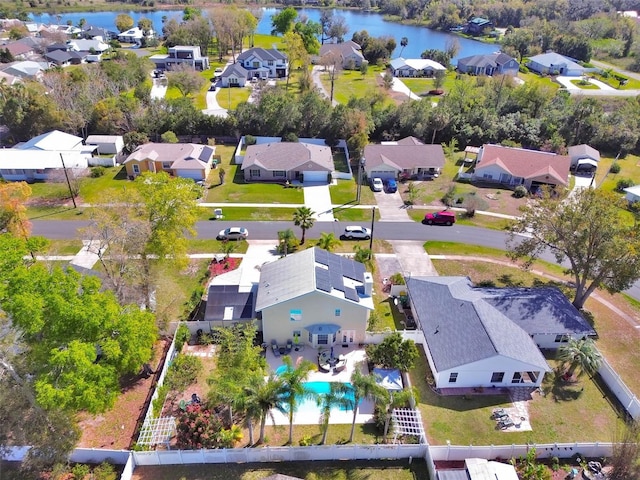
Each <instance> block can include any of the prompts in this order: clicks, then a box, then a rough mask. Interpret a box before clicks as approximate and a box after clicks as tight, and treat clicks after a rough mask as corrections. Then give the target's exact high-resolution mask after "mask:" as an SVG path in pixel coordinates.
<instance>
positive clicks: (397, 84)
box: [380, 72, 422, 100]
mask: <svg viewBox="0 0 640 480" xmlns="http://www.w3.org/2000/svg"><path fill="white" fill-rule="evenodd" d="M384 75H385V72H381V73H380V76H381V77H383V78H384ZM391 90H393V91H394V92H398V93H404V94H405V95H406V96H407V97H409V98H410V99H411V100H422V98H421V97H419V96H418V95H416V94H415V93H413V92H412V91H411V90H410V89H409V87H407V86H406V85H405V84H404V82H403V81H402V80H400V79H399V78H397V77H393V83H392V84H391Z"/></svg>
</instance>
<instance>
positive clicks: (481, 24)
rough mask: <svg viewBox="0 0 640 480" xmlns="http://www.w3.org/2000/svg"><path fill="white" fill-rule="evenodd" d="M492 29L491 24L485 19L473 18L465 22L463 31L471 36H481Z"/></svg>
mask: <svg viewBox="0 0 640 480" xmlns="http://www.w3.org/2000/svg"><path fill="white" fill-rule="evenodd" d="M492 28H493V22H492V21H491V20H488V19H486V18H482V17H474V18H472V19H471V20H469V21H468V22H467V25H466V27H465V31H466V32H467V33H469V34H471V35H482V34H483V33H485V32H486V31H487V30H489V29H492Z"/></svg>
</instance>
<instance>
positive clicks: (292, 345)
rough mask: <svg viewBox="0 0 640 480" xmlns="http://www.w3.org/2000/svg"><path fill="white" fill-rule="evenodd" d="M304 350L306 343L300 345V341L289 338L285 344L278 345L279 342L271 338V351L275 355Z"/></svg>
mask: <svg viewBox="0 0 640 480" xmlns="http://www.w3.org/2000/svg"><path fill="white" fill-rule="evenodd" d="M302 350H304V345H300V344H299V343H298V342H295V341H292V340H291V339H289V340H287V343H286V345H285V346H282V347H281V346H280V345H278V342H276V341H275V340H271V351H272V352H273V355H274V356H276V357H279V356H280V355H289V354H290V353H291V352H292V351H295V352H301V351H302Z"/></svg>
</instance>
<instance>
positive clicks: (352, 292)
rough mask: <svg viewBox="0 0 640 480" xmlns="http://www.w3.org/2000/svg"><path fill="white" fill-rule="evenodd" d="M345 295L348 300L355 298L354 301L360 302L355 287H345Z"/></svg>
mask: <svg viewBox="0 0 640 480" xmlns="http://www.w3.org/2000/svg"><path fill="white" fill-rule="evenodd" d="M344 296H345V298H346V299H347V300H353V301H354V302H360V297H359V296H358V292H356V290H355V289H354V288H351V287H344Z"/></svg>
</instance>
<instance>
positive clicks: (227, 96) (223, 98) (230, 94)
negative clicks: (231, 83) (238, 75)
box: [216, 86, 251, 110]
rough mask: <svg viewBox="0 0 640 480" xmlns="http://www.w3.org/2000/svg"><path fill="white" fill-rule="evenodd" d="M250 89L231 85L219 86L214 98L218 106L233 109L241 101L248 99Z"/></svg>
mask: <svg viewBox="0 0 640 480" xmlns="http://www.w3.org/2000/svg"><path fill="white" fill-rule="evenodd" d="M250 94H251V90H250V89H249V87H248V86H247V87H242V88H240V87H232V88H219V89H218V93H217V94H216V100H217V101H218V105H220V108H226V109H227V110H235V109H237V108H238V105H240V104H241V103H243V102H246V101H247V100H248V99H249V95H250Z"/></svg>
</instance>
